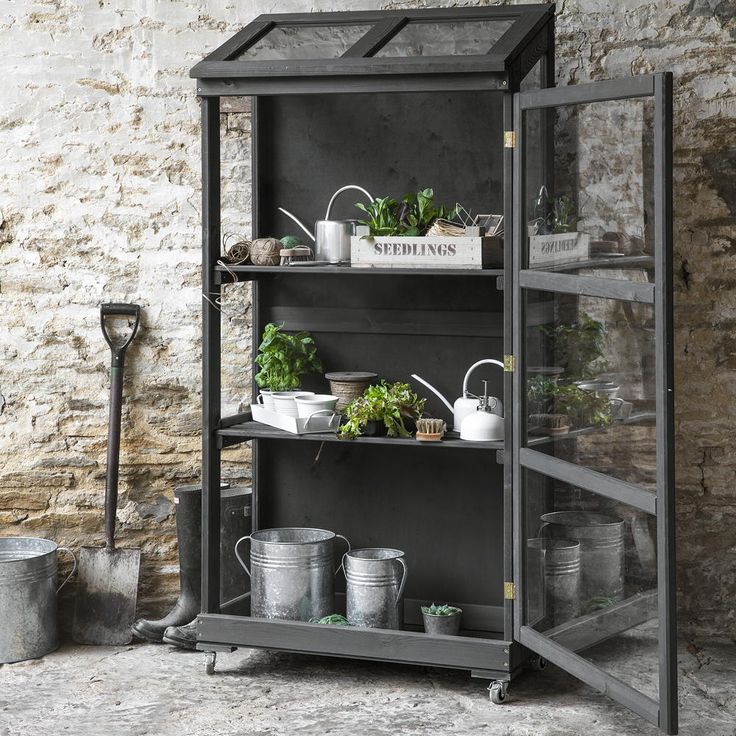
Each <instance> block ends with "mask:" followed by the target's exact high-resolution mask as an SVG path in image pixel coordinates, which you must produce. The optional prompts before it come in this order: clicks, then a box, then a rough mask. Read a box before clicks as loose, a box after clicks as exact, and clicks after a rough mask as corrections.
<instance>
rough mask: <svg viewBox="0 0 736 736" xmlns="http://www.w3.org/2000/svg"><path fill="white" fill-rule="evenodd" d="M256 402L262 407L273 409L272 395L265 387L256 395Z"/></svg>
mask: <svg viewBox="0 0 736 736" xmlns="http://www.w3.org/2000/svg"><path fill="white" fill-rule="evenodd" d="M256 404H260V405H261V406H262V407H263V408H264V409H268V410H269V411H275V409H274V408H273V397H272V396H271V392H270V391H269V390H268V389H267V388H263V389H261V393H259V394H258V396H256Z"/></svg>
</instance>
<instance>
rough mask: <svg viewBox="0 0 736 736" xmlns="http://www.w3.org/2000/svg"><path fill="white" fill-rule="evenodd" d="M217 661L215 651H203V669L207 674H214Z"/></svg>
mask: <svg viewBox="0 0 736 736" xmlns="http://www.w3.org/2000/svg"><path fill="white" fill-rule="evenodd" d="M216 661H217V652H205V653H204V671H205V673H206V674H208V675H214V674H215V662H216Z"/></svg>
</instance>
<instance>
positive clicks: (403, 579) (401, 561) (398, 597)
mask: <svg viewBox="0 0 736 736" xmlns="http://www.w3.org/2000/svg"><path fill="white" fill-rule="evenodd" d="M337 536H338V537H339V536H340V535H339V534H338V535H337ZM343 539H345V537H343ZM345 541H346V542H347V541H348V540H347V539H345ZM348 552H350V550H348V551H347V552H346V553H345V554H344V555H343V556H342V562H341V563H340V567H342V568H343V570H344V569H345V567H344V565H345V558H346V557H347V556H348ZM394 559H395V560H396V562H398V563H399V564H400V565H401V567H403V568H404V571H403V573H402V574H401V582H400V583H399V592H398V593H397V594H396V608H398V607H399V602H400V601H401V596H402V594H403V592H404V586H405V585H406V576H407V574H408V570H407V568H406V562H404V558H403V557H394ZM340 567H338V568H337V570H338V571H339V570H340ZM335 575H337V572H336V573H335Z"/></svg>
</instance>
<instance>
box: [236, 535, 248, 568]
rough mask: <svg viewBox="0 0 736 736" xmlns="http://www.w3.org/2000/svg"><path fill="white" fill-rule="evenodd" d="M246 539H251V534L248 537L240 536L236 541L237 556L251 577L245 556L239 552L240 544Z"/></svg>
mask: <svg viewBox="0 0 736 736" xmlns="http://www.w3.org/2000/svg"><path fill="white" fill-rule="evenodd" d="M246 539H250V534H249V535H248V536H247V537H240V539H238V541H237V542H235V556H236V557H237V558H238V562H239V563H240V564H241V565H242V566H243V570H245V571H246V572H247V573H248V577H250V570H249V569H248V565H246V564H245V562H243V558H242V557H241V556H240V553H239V552H238V545H239V544H240V543H241V542H244V541H245V540H246Z"/></svg>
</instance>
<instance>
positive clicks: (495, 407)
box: [411, 358, 503, 432]
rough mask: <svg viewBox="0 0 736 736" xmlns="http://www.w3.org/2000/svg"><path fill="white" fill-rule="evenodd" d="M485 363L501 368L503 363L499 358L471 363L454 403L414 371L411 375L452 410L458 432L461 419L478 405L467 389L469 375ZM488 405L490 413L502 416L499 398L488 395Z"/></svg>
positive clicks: (454, 425)
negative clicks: (461, 389) (460, 392)
mask: <svg viewBox="0 0 736 736" xmlns="http://www.w3.org/2000/svg"><path fill="white" fill-rule="evenodd" d="M487 364H490V365H497V366H498V367H499V368H500V369H501V370H503V363H502V362H501V361H500V360H494V359H493V358H484V359H483V360H479V361H478V362H477V363H473V365H471V366H470V368H468V372H467V373H466V374H465V378H464V379H463V395H462V396H460V397H458V398H457V399H455V404H454V405H452V404H450V402H449V401H448V400H447V399H446V398H445V396H443V395H442V393H440V392H439V391H438V390H437V389H436V388H435V387H434V386H433V385H432V384H431V383H428V382H427V381H425V380H424V379H423V378H422V377H421V376H418V375H417V374H416V373H412V374H411V377H412V378H413V379H414V380H415V381H419V383H421V384H422V385H424V386H426V387H427V388H428V389H429V390H430V391H431V392H432V393H433V394H434V395H435V396H437V398H439V399H440V400H441V401H442V403H443V404H444V405H445V406H446V407H447V408H448V409H449V410H450V411H451V412H452V423H453V428H454V429H456V430H457V431H458V432H459V431H460V428H461V426H462V423H463V419H465V417H467V416H470V415H471V414H475V412H476V411H477V409H478V407H479V406H480V399H479V397H477V396H475V394H471V393H470V392H469V391H468V381H469V380H470V375H471V374H472V372H473V371H474V370H475V369H476V368H477V367H478V366H481V365H487ZM488 407H489V408H490V410H491V413H493V414H497V415H498V416H500V417H502V416H503V404H502V403H501V400H500V399H497V398H496V397H495V396H489V397H488Z"/></svg>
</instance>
